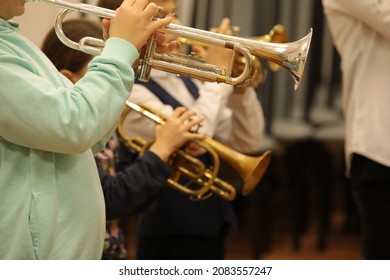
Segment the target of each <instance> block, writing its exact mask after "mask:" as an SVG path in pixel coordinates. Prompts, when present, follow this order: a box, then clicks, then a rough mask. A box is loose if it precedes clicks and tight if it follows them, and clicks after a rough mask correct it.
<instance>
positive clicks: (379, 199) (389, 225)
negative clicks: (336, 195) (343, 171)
mask: <svg viewBox="0 0 390 280" xmlns="http://www.w3.org/2000/svg"><path fill="white" fill-rule="evenodd" d="M351 183H352V188H353V190H352V191H353V196H354V199H355V202H356V204H357V207H358V210H359V213H360V218H361V219H360V221H361V229H362V246H363V257H364V258H365V259H374V260H390V168H389V167H386V166H383V165H381V164H379V163H377V162H374V161H372V160H370V159H368V158H365V157H363V156H361V155H357V154H354V156H353V161H352V166H351Z"/></svg>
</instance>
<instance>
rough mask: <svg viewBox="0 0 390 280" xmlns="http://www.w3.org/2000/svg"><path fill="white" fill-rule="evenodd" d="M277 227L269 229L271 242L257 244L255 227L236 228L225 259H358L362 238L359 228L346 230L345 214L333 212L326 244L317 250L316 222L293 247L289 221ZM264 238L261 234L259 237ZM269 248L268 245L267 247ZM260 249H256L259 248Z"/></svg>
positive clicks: (231, 236) (230, 238)
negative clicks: (295, 247) (258, 246)
mask: <svg viewBox="0 0 390 280" xmlns="http://www.w3.org/2000/svg"><path fill="white" fill-rule="evenodd" d="M281 223H282V224H283V223H284V224H283V225H279V226H275V228H274V229H273V230H271V232H270V236H269V239H270V240H269V241H268V244H266V245H264V244H263V245H262V246H260V248H257V247H256V244H257V242H259V240H256V238H258V237H257V236H255V235H254V233H253V226H251V225H246V226H244V227H243V228H240V229H237V230H233V231H232V232H231V233H230V234H229V236H228V239H227V246H226V248H227V249H226V259H230V260H253V259H264V260H359V259H361V254H360V239H359V234H358V232H357V230H356V228H353V229H349V230H348V229H346V228H345V224H344V219H343V213H335V214H333V215H332V219H331V225H330V230H329V232H328V233H327V234H326V238H325V240H326V243H325V244H326V245H325V248H323V249H321V250H320V249H318V246H317V244H318V230H317V227H316V224H315V221H313V222H312V223H311V225H310V226H309V228H308V230H307V232H306V233H304V234H302V236H301V238H300V247H299V248H298V249H294V246H293V238H292V231H291V229H290V227H289V226H288V223H286V222H281ZM260 238H261V237H260ZM267 247H268V248H267ZM256 248H257V249H256Z"/></svg>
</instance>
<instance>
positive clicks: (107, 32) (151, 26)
mask: <svg viewBox="0 0 390 280" xmlns="http://www.w3.org/2000/svg"><path fill="white" fill-rule="evenodd" d="M159 10H160V8H159V7H158V6H157V5H156V4H155V3H149V1H148V0H125V1H123V3H122V5H121V6H120V7H119V8H118V9H117V10H116V11H115V16H114V17H113V18H112V19H111V20H109V19H103V20H102V28H103V37H104V38H106V39H107V38H109V37H119V38H122V39H124V40H126V41H128V42H130V43H131V44H133V45H134V46H135V47H136V48H137V49H138V51H140V50H141V49H142V47H143V46H144V44H145V43H146V41H147V39H148V38H149V37H150V36H151V35H152V34H153V33H155V32H156V31H157V30H158V29H160V28H163V27H164V26H167V25H168V24H169V23H171V20H172V19H171V17H165V18H162V19H159V20H152V18H153V17H155V16H157V15H158V13H159ZM155 38H156V41H157V44H158V45H159V46H160V48H161V50H162V51H163V50H166V51H172V49H174V48H176V47H177V45H176V43H172V44H163V43H164V41H165V38H164V35H163V34H162V33H161V32H156V33H155Z"/></svg>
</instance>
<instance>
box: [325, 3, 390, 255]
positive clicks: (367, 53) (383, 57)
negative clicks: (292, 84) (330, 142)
mask: <svg viewBox="0 0 390 280" xmlns="http://www.w3.org/2000/svg"><path fill="white" fill-rule="evenodd" d="M322 3H323V6H324V12H325V15H326V17H327V21H328V23H329V27H330V31H331V35H332V38H333V42H334V44H335V46H336V48H337V50H338V52H339V54H340V57H341V69H342V74H343V80H342V83H343V109H344V115H345V121H346V143H345V151H346V164H347V173H348V174H349V176H350V179H351V183H352V189H353V195H354V198H355V201H356V203H357V206H358V209H359V212H360V214H361V215H360V216H361V229H362V242H363V256H364V258H366V259H390V145H389V138H390V79H389V69H388V67H389V65H390V16H389V15H390V1H389V0H322Z"/></svg>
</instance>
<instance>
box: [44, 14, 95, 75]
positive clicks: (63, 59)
mask: <svg viewBox="0 0 390 280" xmlns="http://www.w3.org/2000/svg"><path fill="white" fill-rule="evenodd" d="M62 27H63V31H64V34H65V35H66V36H67V37H68V38H69V39H71V40H72V41H75V42H79V41H80V39H81V38H83V37H86V36H89V37H95V38H98V39H102V38H103V37H102V36H103V32H102V29H101V27H100V26H99V25H98V24H97V23H96V22H94V21H91V20H87V19H70V20H67V21H64V22H63V25H62ZM42 51H43V52H44V53H45V54H46V56H47V57H48V58H49V59H50V60H51V61H52V62H53V64H54V65H55V66H56V68H57V69H58V70H63V69H67V70H69V71H72V72H77V71H78V70H80V69H81V68H82V67H83V66H84V65H85V64H86V63H87V62H88V61H89V60H90V59H91V55H89V54H86V53H83V52H81V51H77V50H74V49H71V48H69V47H68V46H65V45H64V44H63V43H62V42H61V41H60V40H59V39H58V37H57V35H56V33H55V30H54V28H53V29H52V30H50V32H49V33H48V34H47V35H46V37H45V40H44V42H43V44H42Z"/></svg>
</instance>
